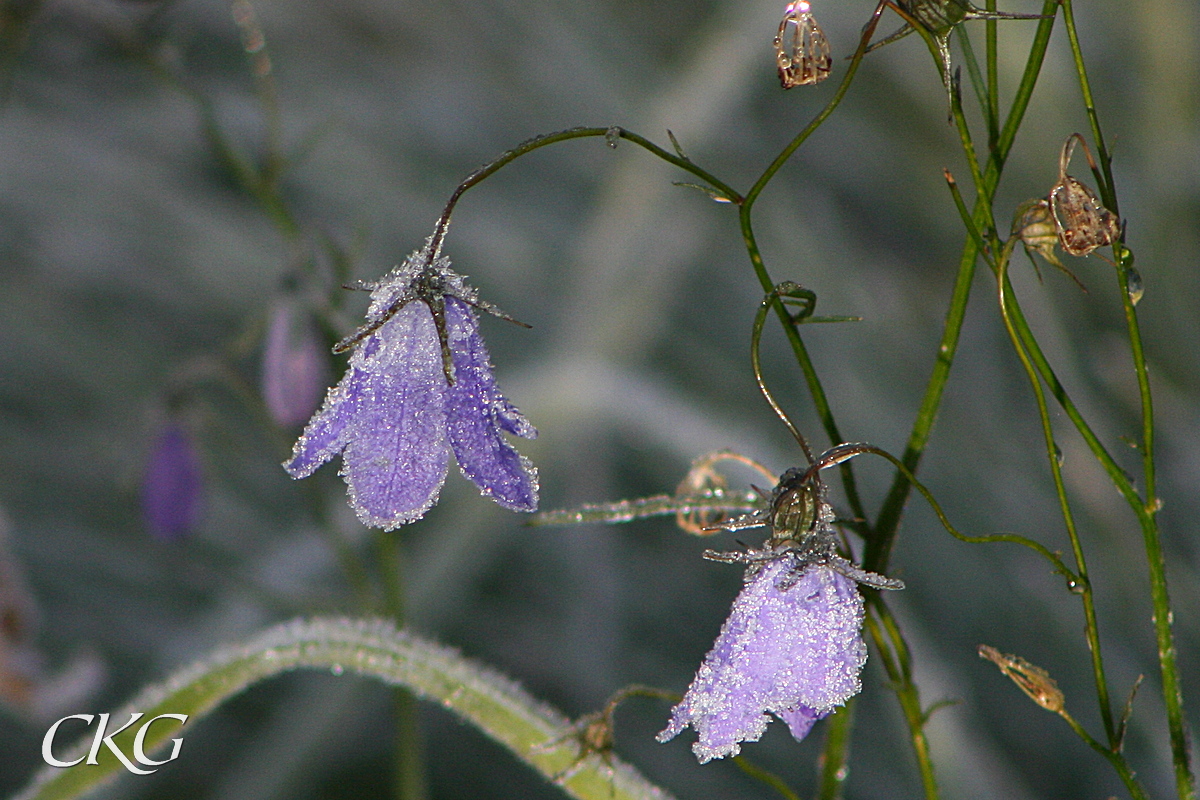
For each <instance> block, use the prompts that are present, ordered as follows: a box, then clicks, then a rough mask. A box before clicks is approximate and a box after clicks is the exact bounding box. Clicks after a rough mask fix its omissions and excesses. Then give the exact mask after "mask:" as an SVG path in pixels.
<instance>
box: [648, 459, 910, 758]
mask: <svg viewBox="0 0 1200 800" xmlns="http://www.w3.org/2000/svg"><path fill="white" fill-rule="evenodd" d="M821 466H822V464H821V462H818V465H817V466H814V467H813V468H811V469H810V470H807V471H805V470H798V469H793V470H788V472H786V473H785V474H784V476H783V477H782V478H781V479H780V481H779V484H778V485H777V486H776V487H775V491H774V493H773V494H772V496H771V502H770V505H769V507H768V508H767V509H765V510H763V511H760V512H757V513H755V514H750V515H747V516H745V517H741V518H738V519H735V520H731V521H730V522H727V523H724V524H722V525H720V526H719V527H721V528H725V529H727V530H743V529H746V528H754V527H764V526H766V527H769V528H770V529H771V536H770V538H769V539H768V540H767V542H766V544H764V546H763V549H762V550H749V551H747V552H739V553H717V552H713V551H707V552H706V553H705V557H706V558H709V559H712V560H716V561H725V562H730V563H741V564H746V565H747V569H746V577H745V584H744V585H743V587H742V591H741V593H740V594H738V596H737V599H736V600H734V601H733V609H732V610H731V611H730V614H729V618H728V619H727V620H726V621H725V624H724V625H723V626H722V628H721V633H720V634H719V635H718V636H717V641H716V644H714V645H713V648H712V650H711V651H709V653H708V656H707V657H705V659H704V663H703V664H702V665H701V666H700V669H699V670H698V671H697V672H696V677H695V679H694V680H693V681H692V685H691V686H690V687H688V690H687V693H686V694H685V695H684V698H683V701H682V702H680V703H679V705H677V706H675V708H674V709H673V710H672V713H671V721H670V723H669V724H668V725H667V727H666V729H665V730H663V731H662V733H660V734H659V735H658V740H659V741H660V742H666V741H668V740H670V739H673V738H674V737H675V736H677V735H678V734H679V733H680V732H681V731H683V729H684V728H686V727H687V726H688V725H691V726H692V727H693V728H695V729H696V731H697V732H698V733H699V740H698V741H697V742H696V743H695V744H693V745H692V752H694V753H695V754H696V758H697V759H699V761H700V763H701V764H703V763H706V762H708V761H710V760H712V759H714V758H724V757H725V756H734V755H737V754H738V753H739V752H741V743H742V742H755V741H758V739H759V737H761V736H762V734H763V732H764V731H765V730H766V728H767V723H769V722H770V720H771V717H770V716H768V715H774V716H776V717H778V718H779V719H781V720H783V721H784V722H785V723H786V724H787V726H788V728H789V730H791V732H792V736H794V737H795V738H796V739H797V740H800V739H803V738H804V737H805V736H807V735H808V732H809V730H810V729H811V728H812V726H813V724H815V723H816V721H817V720H819V719H822V718H823V717H825V716H826V715H828V714H829V713H830V712H831V711H833V709H834V708H836V707H837V706H840V705H842V704H844V703H845V702H846V701H847V700H848V699H850V698H851V697H853V696H854V695H856V694H858V692H859V690H860V689H861V688H862V683H861V681H860V679H859V673H860V672H861V671H862V668H863V664H865V663H866V660H867V646H866V643H865V642H864V641H863V638H862V623H863V614H864V609H863V599H862V596H861V595H860V594H859V593H858V588H857V587H856V586H855V583H863V584H866V585H868V586H872V587H874V588H877V589H901V588H903V587H904V584H903V583H901V582H900V581H897V580H892V579H890V578H885V577H884V576H882V575H877V574H875V573H873V572H867V571H865V570H863V569H860V568H859V567H856V566H855V565H854V564H852V563H851V562H849V561H847V560H846V559H844V558H842V557H841V556H839V555H838V553H837V535H836V533H835V531H834V529H833V520H834V515H833V509H832V508H831V507H830V505H829V503H828V502H827V501H826V500H825V489H824V485H823V484H822V483H821V482H820V467H821Z"/></svg>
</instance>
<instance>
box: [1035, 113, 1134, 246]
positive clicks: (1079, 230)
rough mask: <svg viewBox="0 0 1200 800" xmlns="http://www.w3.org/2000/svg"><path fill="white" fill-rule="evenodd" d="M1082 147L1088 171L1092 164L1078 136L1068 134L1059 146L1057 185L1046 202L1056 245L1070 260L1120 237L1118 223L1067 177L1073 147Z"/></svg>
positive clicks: (1092, 194) (1089, 190) (1091, 194)
mask: <svg viewBox="0 0 1200 800" xmlns="http://www.w3.org/2000/svg"><path fill="white" fill-rule="evenodd" d="M1076 142H1081V143H1082V144H1083V152H1084V155H1086V156H1087V160H1088V164H1090V165H1091V167H1092V169H1095V168H1096V162H1095V161H1094V160H1093V159H1092V152H1091V150H1089V149H1088V146H1087V142H1084V141H1083V137H1082V136H1080V135H1079V134H1078V133H1072V134H1071V135H1070V136H1068V137H1067V141H1065V142H1064V143H1063V149H1062V155H1061V156H1060V157H1059V161H1058V183H1056V184H1055V185H1054V188H1053V189H1051V190H1050V197H1049V198H1048V201H1049V204H1050V210H1051V212H1052V214H1053V216H1054V227H1055V228H1056V229H1057V231H1058V243H1059V245H1061V246H1062V249H1063V250H1064V251H1066V252H1067V253H1070V254H1071V255H1073V256H1086V255H1087V254H1088V253H1090V252H1092V251H1093V250H1095V249H1096V248H1097V247H1105V246H1107V245H1110V244H1112V243H1113V242H1115V241H1117V240H1118V239H1120V237H1121V223H1120V221H1119V220H1118V219H1117V218H1116V216H1115V215H1114V214H1113V213H1112V212H1111V211H1109V210H1108V209H1107V208H1105V207H1104V205H1103V204H1102V203H1101V202H1100V199H1099V198H1098V197H1096V194H1095V193H1094V192H1093V191H1092V190H1091V189H1089V188H1088V187H1087V186H1086V185H1084V184H1083V183H1081V182H1079V181H1077V180H1076V179H1075V178H1072V177H1071V176H1070V175H1068V174H1067V166H1068V165H1069V164H1070V163H1071V154H1072V153H1073V152H1074V150H1075V143H1076Z"/></svg>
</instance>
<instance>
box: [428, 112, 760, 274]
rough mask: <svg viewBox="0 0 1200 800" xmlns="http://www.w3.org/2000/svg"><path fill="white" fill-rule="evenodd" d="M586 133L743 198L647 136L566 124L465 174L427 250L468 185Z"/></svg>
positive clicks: (433, 248)
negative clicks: (619, 142) (620, 142)
mask: <svg viewBox="0 0 1200 800" xmlns="http://www.w3.org/2000/svg"><path fill="white" fill-rule="evenodd" d="M587 136H604V137H606V138H607V139H608V140H609V141H610V142H615V141H616V139H617V138H620V139H627V140H628V141H631V142H633V143H634V144H636V145H638V146H639V147H641V148H643V149H645V150H647V151H649V152H651V153H653V154H654V155H656V156H658V157H659V158H661V159H662V160H663V161H667V162H669V163H671V164H674V165H675V166H677V167H679V168H680V169H682V170H685V171H687V172H690V173H692V174H693V175H695V176H696V177H698V178H700V179H701V180H704V181H706V182H708V183H709V184H710V185H711V186H712V187H713V188H714V189H717V190H718V191H719V192H720V193H721V194H722V195H724V196H725V198H727V199H728V200H729V202H731V203H737V204H739V205H740V204H741V203H742V202H743V199H742V196H741V195H740V194H739V193H737V192H736V191H734V190H733V189H732V188H730V187H729V186H727V185H726V184H725V183H724V182H723V181H721V180H719V179H718V178H716V177H715V176H713V175H712V174H711V173H709V172H708V171H707V170H705V169H702V168H701V167H698V166H696V164H694V163H693V162H692V160H691V159H689V158H685V157H683V156H679V155H676V154H674V153H670V152H667V151H666V150H664V149H663V148H661V147H659V146H658V145H656V144H654V143H653V142H651V141H650V140H649V139H646V138H645V137H644V136H640V135H638V134H636V133H633V132H632V131H627V130H625V129H624V128H618V127H610V128H582V127H581V128H568V129H567V130H565V131H557V132H555V133H547V134H543V135H541V136H535V137H533V138H532V139H526V140H525V141H524V142H521V143H520V144H519V145H517V146H516V147H514V148H513V149H511V150H507V151H505V152H504V153H502V154H501V155H500V157H499V158H497V159H496V160H494V161H491V162H489V163H487V164H485V165H483V166H482V167H480V168H479V169H477V170H475V171H474V172H472V173H471V174H470V175H468V176H467V177H466V178H465V179H464V180H463V182H462V183H460V184H459V185H458V187H457V188H455V190H454V192H453V193H452V194H451V195H450V200H449V201H448V202H447V203H446V207H445V209H444V210H443V211H442V215H441V216H440V217H439V218H438V221H437V226H436V227H435V228H434V231H433V236H432V238H431V239H430V252H431V253H432V254H433V255H434V256H436V255H437V253H438V252H439V251H440V250H441V248H442V240H443V239H444V238H445V236H446V227H447V226H448V225H449V224H450V215H451V214H452V213H454V207H455V206H456V205H457V204H458V200H459V198H461V197H462V196H463V193H464V192H466V191H467V190H468V189H470V188H471V187H472V186H474V185H476V184H477V183H479V182H480V181H482V180H484V179H485V178H487V177H489V176H490V175H492V174H493V173H495V172H497V171H499V170H500V168H501V167H504V166H505V165H506V164H509V163H511V162H512V161H515V160H516V159H518V158H520V157H521V156H523V155H525V154H527V153H531V152H533V151H534V150H537V149H539V148H541V147H545V146H546V145H550V144H556V143H558V142H565V141H567V140H569V139H581V138H584V137H587Z"/></svg>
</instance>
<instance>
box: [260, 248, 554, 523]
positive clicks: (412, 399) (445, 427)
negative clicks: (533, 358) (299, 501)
mask: <svg viewBox="0 0 1200 800" xmlns="http://www.w3.org/2000/svg"><path fill="white" fill-rule="evenodd" d="M368 288H370V289H371V290H372V291H371V305H370V308H369V309H368V310H367V323H366V324H365V325H363V326H362V327H361V328H359V330H358V331H357V332H356V333H355V334H354V335H352V336H350V337H347V338H346V339H345V340H343V341H342V342H341V343H339V345H338V347H336V348H334V349H335V351H342V350H347V349H350V348H353V350H354V352H353V355H351V357H350V365H349V368H348V369H347V370H346V374H345V376H344V377H343V378H342V380H341V381H340V382H339V383H338V385H337V386H334V387H333V388H331V389H330V390H329V393H328V395H327V396H326V398H325V404H324V405H323V406H322V407H321V410H320V411H318V412H317V413H316V414H315V415H314V416H313V418H312V419H311V420H309V422H308V425H307V427H306V428H305V429H304V432H303V433H302V434H301V436H300V439H299V440H298V441H297V442H296V445H295V447H294V448H293V452H292V458H291V459H290V460H289V461H287V462H286V463H284V465H283V466H284V469H286V470H287V471H288V472H289V473H290V474H291V476H292V477H293V478H305V477H307V476H309V475H311V474H312V473H313V472H314V471H315V470H316V469H317V467H319V466H320V465H321V464H323V463H325V462H326V461H328V460H330V459H331V458H333V457H334V456H335V455H338V454H341V456H342V469H341V473H340V474H341V475H342V476H343V477H344V478H345V479H346V486H347V490H348V493H349V496H350V505H351V506H352V507H353V508H354V510H355V512H356V513H357V514H358V518H359V519H360V520H362V522H363V523H364V524H366V525H371V526H374V527H379V528H383V529H384V530H392V529H394V528H397V527H399V526H401V525H404V524H406V523H409V522H412V521H414V520H416V519H419V518H420V517H422V516H423V515H424V514H425V512H426V511H428V510H429V508H430V507H431V506H432V505H433V504H434V503H435V502H436V501H437V497H438V492H439V491H440V489H441V486H442V481H443V480H445V477H446V468H447V458H448V456H449V451H450V450H453V451H454V456H455V458H456V459H457V460H458V465H459V467H460V468H461V469H462V472H463V474H464V475H466V476H467V477H468V478H470V479H471V480H472V481H473V482H474V483H475V485H476V486H478V487H479V490H480V491H481V492H482V493H483V494H484V495H485V496H487V497H491V498H492V499H493V500H495V501H496V502H497V503H499V504H500V505H502V506H504V507H505V508H510V509H513V510H515V511H533V510H535V509H536V508H537V491H538V483H537V470H536V469H535V468H534V467H533V465H532V464H531V463H530V462H529V460H528V459H526V458H525V457H524V456H522V455H520V454H519V453H518V452H517V451H516V450H515V449H514V448H513V447H512V445H510V444H509V443H508V442H507V441H506V440H505V438H504V435H503V431H507V432H508V433H511V434H514V435H516V436H521V437H524V438H527V439H532V438H534V437H536V436H537V431H536V430H535V429H534V428H533V426H532V425H530V424H529V422H528V420H526V419H525V417H524V416H522V415H521V412H519V411H518V410H517V409H516V408H515V407H514V406H513V405H512V404H511V403H509V402H508V400H507V399H505V397H504V395H502V394H501V393H500V391H499V389H497V388H496V383H495V379H494V378H493V377H492V365H491V363H490V362H489V360H488V353H487V348H486V347H485V346H484V343H483V339H482V337H481V336H480V335H479V318H478V317H477V316H476V313H475V309H483V310H485V311H488V312H489V313H494V314H497V315H498V316H504V315H503V314H501V313H500V312H499V311H498V310H496V309H495V308H494V307H493V306H491V305H490V304H487V303H485V302H483V301H481V300H479V298H478V296H477V295H476V293H475V290H474V289H472V288H471V287H470V286H468V285H467V284H466V282H465V281H464V279H463V278H462V276H461V275H458V274H457V273H455V272H453V271H452V270H451V269H450V260H449V259H448V258H446V257H444V256H441V255H439V253H438V252H437V248H436V247H435V245H434V237H430V239H429V240H428V241H427V242H426V244H425V247H424V248H422V249H420V250H418V251H416V252H414V253H412V254H411V255H409V256H408V258H406V259H405V260H404V262H403V263H402V264H400V265H399V266H398V267H396V268H395V269H393V270H392V271H391V272H390V273H388V274H387V275H386V276H384V278H383V279H382V280H381V281H379V282H378V283H375V284H371V285H370V286H369V287H368Z"/></svg>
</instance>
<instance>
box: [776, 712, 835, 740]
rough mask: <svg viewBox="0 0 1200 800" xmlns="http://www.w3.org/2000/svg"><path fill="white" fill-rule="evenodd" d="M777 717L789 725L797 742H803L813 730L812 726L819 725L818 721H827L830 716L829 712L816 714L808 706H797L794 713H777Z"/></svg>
mask: <svg viewBox="0 0 1200 800" xmlns="http://www.w3.org/2000/svg"><path fill="white" fill-rule="evenodd" d="M775 716H777V717H779V718H780V719H781V720H783V721H784V722H786V723H787V726H788V730H790V731H791V732H792V736H793V737H795V739H796V741H797V742H799V741H803V739H804V737H805V736H808V732H809V731H811V730H812V726H813V725H816V724H817V720H822V719H825V717H827V716H829V712H828V711H822V712H819V713H818V712H816V711H813V710H812V709H811V708H809V707H808V706H796V708H795V709H794V710H792V711H777V712H775Z"/></svg>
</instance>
